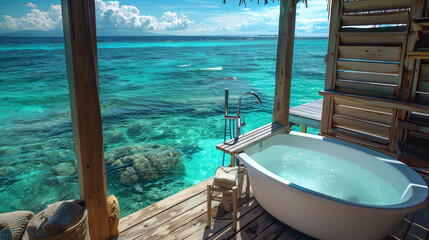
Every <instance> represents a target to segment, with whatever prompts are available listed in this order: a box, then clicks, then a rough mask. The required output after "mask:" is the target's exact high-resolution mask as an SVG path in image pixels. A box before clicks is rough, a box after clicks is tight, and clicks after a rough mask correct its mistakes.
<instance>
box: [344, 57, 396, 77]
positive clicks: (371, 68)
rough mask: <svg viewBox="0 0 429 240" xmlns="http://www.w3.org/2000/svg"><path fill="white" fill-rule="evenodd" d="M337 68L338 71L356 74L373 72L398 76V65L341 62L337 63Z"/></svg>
mask: <svg viewBox="0 0 429 240" xmlns="http://www.w3.org/2000/svg"><path fill="white" fill-rule="evenodd" d="M337 67H338V69H340V70H349V71H358V72H374V73H390V74H398V72H399V64H396V63H375V62H357V61H343V60H339V61H338V62H337Z"/></svg>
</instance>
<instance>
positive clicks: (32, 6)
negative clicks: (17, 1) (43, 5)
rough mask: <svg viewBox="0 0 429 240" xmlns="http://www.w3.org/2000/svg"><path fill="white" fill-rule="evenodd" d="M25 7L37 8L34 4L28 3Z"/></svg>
mask: <svg viewBox="0 0 429 240" xmlns="http://www.w3.org/2000/svg"><path fill="white" fill-rule="evenodd" d="M25 6H26V7H29V8H37V5H36V4H34V3H32V2H29V3H27V4H25Z"/></svg>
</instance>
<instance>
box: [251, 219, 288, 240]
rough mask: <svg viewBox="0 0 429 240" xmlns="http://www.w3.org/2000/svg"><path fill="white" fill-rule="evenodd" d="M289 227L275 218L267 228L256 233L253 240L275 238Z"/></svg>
mask: <svg viewBox="0 0 429 240" xmlns="http://www.w3.org/2000/svg"><path fill="white" fill-rule="evenodd" d="M289 228H290V227H289V226H287V225H285V224H284V223H282V222H280V221H278V220H277V221H275V222H274V223H273V224H272V225H271V226H269V227H268V228H267V229H265V230H264V231H262V232H261V233H260V234H258V235H257V236H256V237H255V238H254V239H253V240H266V239H276V238H278V237H280V235H281V234H283V232H285V231H286V230H287V229H289Z"/></svg>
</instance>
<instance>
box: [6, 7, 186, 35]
mask: <svg viewBox="0 0 429 240" xmlns="http://www.w3.org/2000/svg"><path fill="white" fill-rule="evenodd" d="M26 6H28V7H31V8H33V9H31V12H30V13H27V14H26V15H25V16H24V17H21V18H14V17H11V16H9V15H3V20H2V21H0V29H3V30H9V31H21V30H42V31H49V30H52V29H60V28H61V27H62V24H61V5H51V6H50V8H49V10H48V11H40V10H39V9H37V5H35V4H33V3H31V2H29V3H27V5H26ZM95 6H96V18H97V28H103V29H110V30H145V31H178V30H183V29H186V28H188V27H189V25H190V24H191V23H192V21H190V20H189V18H188V16H186V15H184V14H183V13H179V14H178V13H176V12H165V13H164V14H163V15H162V16H161V17H160V19H159V20H158V19H157V18H156V17H154V16H151V15H142V14H140V10H139V9H138V8H137V7H135V6H132V5H120V3H119V1H106V2H103V1H102V0H95Z"/></svg>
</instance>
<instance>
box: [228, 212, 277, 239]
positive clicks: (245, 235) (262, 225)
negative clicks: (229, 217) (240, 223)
mask: <svg viewBox="0 0 429 240" xmlns="http://www.w3.org/2000/svg"><path fill="white" fill-rule="evenodd" d="M275 221H277V220H276V219H275V218H274V217H273V216H271V214H269V213H268V212H265V213H264V214H262V215H261V216H259V217H258V218H256V219H255V220H253V221H252V222H251V223H250V224H248V225H247V226H246V227H244V228H243V229H241V230H240V231H239V232H237V233H236V234H235V235H234V236H233V238H234V239H236V240H247V239H253V238H254V237H255V236H258V235H259V234H261V232H263V231H264V230H265V229H267V228H268V227H269V226H270V225H272V224H273V223H274V222H275Z"/></svg>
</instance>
